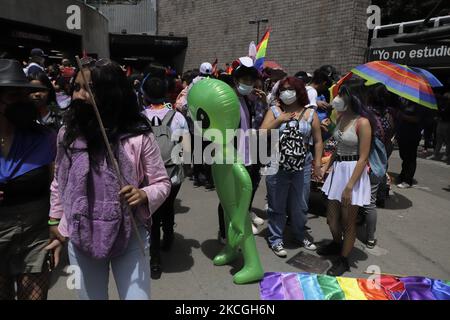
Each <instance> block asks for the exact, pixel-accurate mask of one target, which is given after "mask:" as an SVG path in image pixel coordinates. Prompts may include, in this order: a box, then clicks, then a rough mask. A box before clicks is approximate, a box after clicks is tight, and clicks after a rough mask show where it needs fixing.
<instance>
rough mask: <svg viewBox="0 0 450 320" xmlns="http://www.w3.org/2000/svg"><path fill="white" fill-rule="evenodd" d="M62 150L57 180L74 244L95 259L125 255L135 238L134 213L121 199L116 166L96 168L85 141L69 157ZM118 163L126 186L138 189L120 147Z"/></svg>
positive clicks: (74, 146)
mask: <svg viewBox="0 0 450 320" xmlns="http://www.w3.org/2000/svg"><path fill="white" fill-rule="evenodd" d="M59 148H60V149H59V150H58V156H57V162H58V164H59V168H58V170H57V172H56V178H57V181H58V184H59V197H60V199H61V202H62V205H63V209H64V215H65V216H66V219H67V227H68V232H69V237H70V241H71V242H72V243H73V245H74V246H75V247H77V248H78V249H79V250H81V251H82V252H83V253H84V254H85V255H87V256H89V257H92V258H94V259H105V258H114V257H117V256H119V255H121V254H123V253H124V252H125V250H126V249H127V248H128V243H129V240H130V237H131V217H130V215H131V214H134V212H132V211H131V210H130V208H128V206H127V205H126V203H125V202H123V201H121V199H120V197H119V191H120V190H121V185H120V183H119V179H118V177H117V176H116V173H115V172H114V170H113V168H112V165H110V164H109V161H108V160H102V161H100V162H99V163H98V164H97V166H96V167H94V166H93V163H92V161H90V159H89V154H88V152H87V144H86V142H85V141H84V140H82V139H77V140H75V142H74V143H73V144H72V146H71V148H72V149H71V150H70V151H69V152H68V153H66V151H65V150H64V148H63V147H62V145H60V144H59ZM116 159H117V162H118V164H119V167H120V171H121V174H122V177H123V179H124V182H125V183H126V184H131V185H138V179H137V175H136V173H135V172H134V171H133V169H132V168H133V165H132V163H131V161H130V159H129V158H128V156H127V154H126V152H125V150H124V148H123V147H122V146H121V144H120V143H119V144H118V148H117V150H116ZM96 194H101V197H100V198H97V197H96V196H95V195H96Z"/></svg>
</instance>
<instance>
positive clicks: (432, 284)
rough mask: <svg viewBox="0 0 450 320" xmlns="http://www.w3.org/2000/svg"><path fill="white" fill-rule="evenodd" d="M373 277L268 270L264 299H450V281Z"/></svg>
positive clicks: (264, 280)
mask: <svg viewBox="0 0 450 320" xmlns="http://www.w3.org/2000/svg"><path fill="white" fill-rule="evenodd" d="M372 277H373V279H372V278H370V279H356V278H346V277H331V276H327V275H318V274H312V273H275V272H268V273H266V274H265V275H264V279H263V280H262V281H261V283H260V294H261V299H262V300H450V282H449V281H441V280H434V279H430V278H425V277H394V276H388V275H380V276H372Z"/></svg>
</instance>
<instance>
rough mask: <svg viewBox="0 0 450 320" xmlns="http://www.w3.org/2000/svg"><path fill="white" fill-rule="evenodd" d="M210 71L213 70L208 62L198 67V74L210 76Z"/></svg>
mask: <svg viewBox="0 0 450 320" xmlns="http://www.w3.org/2000/svg"><path fill="white" fill-rule="evenodd" d="M212 69H213V67H212V65H211V63H209V62H203V63H202V64H201V65H200V73H201V74H212Z"/></svg>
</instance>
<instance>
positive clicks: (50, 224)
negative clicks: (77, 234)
mask: <svg viewBox="0 0 450 320" xmlns="http://www.w3.org/2000/svg"><path fill="white" fill-rule="evenodd" d="M48 225H49V226H57V225H59V220H48Z"/></svg>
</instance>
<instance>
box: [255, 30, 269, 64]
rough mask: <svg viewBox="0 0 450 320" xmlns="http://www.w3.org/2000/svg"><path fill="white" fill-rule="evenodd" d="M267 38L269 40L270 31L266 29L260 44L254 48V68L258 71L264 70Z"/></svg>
mask: <svg viewBox="0 0 450 320" xmlns="http://www.w3.org/2000/svg"><path fill="white" fill-rule="evenodd" d="M269 38H270V29H267V31H266V33H264V36H263V38H262V40H261V42H260V43H259V44H258V46H257V47H256V60H255V68H256V69H258V71H262V70H263V69H264V61H265V59H266V53H267V46H268V44H269Z"/></svg>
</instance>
